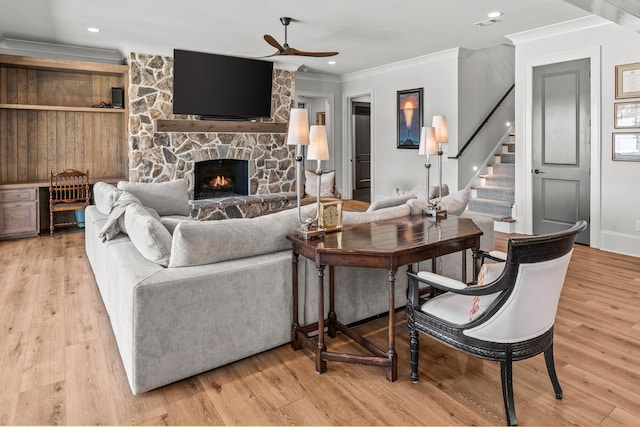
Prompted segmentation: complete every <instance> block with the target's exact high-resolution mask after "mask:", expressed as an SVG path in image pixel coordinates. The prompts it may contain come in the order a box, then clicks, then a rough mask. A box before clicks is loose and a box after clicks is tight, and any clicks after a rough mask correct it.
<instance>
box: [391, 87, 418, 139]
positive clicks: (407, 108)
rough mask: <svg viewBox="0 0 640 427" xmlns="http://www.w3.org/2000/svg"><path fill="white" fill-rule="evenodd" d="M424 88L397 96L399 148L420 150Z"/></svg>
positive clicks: (402, 91)
mask: <svg viewBox="0 0 640 427" xmlns="http://www.w3.org/2000/svg"><path fill="white" fill-rule="evenodd" d="M422 98H423V88H417V89H407V90H399V91H398V94H397V107H396V108H397V148H409V149H416V150H417V149H418V147H419V146H420V131H421V129H422V126H423V99H422Z"/></svg>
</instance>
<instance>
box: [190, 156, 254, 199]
mask: <svg viewBox="0 0 640 427" xmlns="http://www.w3.org/2000/svg"><path fill="white" fill-rule="evenodd" d="M194 172H195V179H194V181H193V185H194V188H193V194H194V199H196V200H202V199H217V198H221V197H234V196H246V195H248V194H249V163H248V162H247V161H246V160H236V159H217V160H205V161H201V162H196V163H195V168H194Z"/></svg>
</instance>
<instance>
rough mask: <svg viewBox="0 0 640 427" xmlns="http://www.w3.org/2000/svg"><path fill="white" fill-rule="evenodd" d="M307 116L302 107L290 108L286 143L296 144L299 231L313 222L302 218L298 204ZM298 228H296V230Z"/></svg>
mask: <svg viewBox="0 0 640 427" xmlns="http://www.w3.org/2000/svg"><path fill="white" fill-rule="evenodd" d="M309 143H310V139H309V116H308V115H307V110H306V109H304V108H292V109H291V113H290V117H289V128H288V130H287V145H295V146H296V157H295V159H296V201H297V203H298V220H299V221H300V224H301V225H302V227H301V228H300V229H299V230H301V231H304V230H308V229H309V226H310V225H311V223H312V222H313V219H312V218H308V219H306V220H303V219H302V210H301V206H300V203H301V202H300V192H301V191H302V189H301V185H302V161H303V160H304V151H303V148H302V146H303V145H309ZM297 231H298V230H296V232H297Z"/></svg>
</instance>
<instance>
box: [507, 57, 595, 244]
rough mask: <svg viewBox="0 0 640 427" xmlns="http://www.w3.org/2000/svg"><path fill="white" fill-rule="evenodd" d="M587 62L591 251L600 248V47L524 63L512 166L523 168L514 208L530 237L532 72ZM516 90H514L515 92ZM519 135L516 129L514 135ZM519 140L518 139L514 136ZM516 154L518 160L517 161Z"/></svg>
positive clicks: (519, 174) (531, 226) (531, 215)
mask: <svg viewBox="0 0 640 427" xmlns="http://www.w3.org/2000/svg"><path fill="white" fill-rule="evenodd" d="M585 58H586V59H589V60H590V68H591V76H590V79H589V81H590V90H591V105H590V108H591V130H590V131H591V151H590V153H591V164H590V166H591V178H590V195H589V196H590V206H589V210H590V219H591V221H590V226H591V231H590V235H589V240H590V246H591V247H592V248H599V247H600V238H599V236H600V211H601V209H600V176H601V168H600V163H601V135H600V120H601V117H600V115H601V111H600V110H601V106H600V103H601V100H602V96H601V93H600V87H601V71H600V67H601V47H600V46H595V47H592V48H588V49H581V50H577V51H571V52H565V53H562V54H558V55H553V56H547V57H541V58H536V59H531V60H529V61H527V62H526V67H525V74H526V75H525V88H524V97H525V103H524V104H525V105H524V108H525V113H524V116H523V118H524V127H523V135H522V137H523V144H522V145H523V147H522V148H523V149H522V150H519V149H517V150H516V165H517V164H518V160H520V164H521V165H523V166H522V167H520V168H517V171H516V195H518V194H520V195H521V196H520V197H518V196H516V205H517V204H518V203H520V205H521V206H522V207H523V208H524V209H523V210H524V213H523V214H522V217H523V219H524V221H523V222H524V229H520V230H519V232H521V233H525V234H533V176H532V174H531V169H532V168H533V69H534V68H535V67H539V66H543V65H550V64H555V63H558V62H566V61H573V60H576V59H585ZM516 90H517V88H516ZM518 132H519V131H518V130H517V129H516V134H517V133H518ZM516 138H518V139H519V136H516ZM518 154H520V159H518Z"/></svg>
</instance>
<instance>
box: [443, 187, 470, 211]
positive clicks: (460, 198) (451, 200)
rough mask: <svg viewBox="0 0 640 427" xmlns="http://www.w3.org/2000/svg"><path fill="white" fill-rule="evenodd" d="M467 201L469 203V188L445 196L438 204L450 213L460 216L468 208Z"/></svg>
mask: <svg viewBox="0 0 640 427" xmlns="http://www.w3.org/2000/svg"><path fill="white" fill-rule="evenodd" d="M467 203H469V190H460V191H456V192H455V193H452V194H449V195H448V196H445V197H443V198H442V200H440V203H438V205H440V206H442V207H443V208H445V209H446V210H447V213H448V214H451V215H456V216H459V215H461V214H462V212H464V211H465V209H467Z"/></svg>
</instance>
